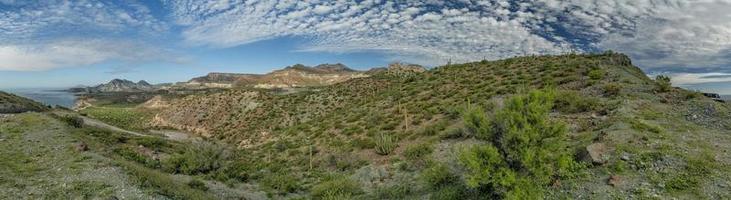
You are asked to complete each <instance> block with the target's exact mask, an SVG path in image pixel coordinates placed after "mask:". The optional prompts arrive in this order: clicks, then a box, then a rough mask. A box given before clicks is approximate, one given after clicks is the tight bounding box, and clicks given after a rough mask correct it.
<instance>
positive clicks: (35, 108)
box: [0, 92, 48, 113]
mask: <svg viewBox="0 0 731 200" xmlns="http://www.w3.org/2000/svg"><path fill="white" fill-rule="evenodd" d="M46 110H48V107H46V106H45V105H43V104H41V103H38V102H35V101H33V100H30V99H27V98H24V97H20V96H17V95H14V94H9V93H5V92H0V113H23V112H42V111H46Z"/></svg>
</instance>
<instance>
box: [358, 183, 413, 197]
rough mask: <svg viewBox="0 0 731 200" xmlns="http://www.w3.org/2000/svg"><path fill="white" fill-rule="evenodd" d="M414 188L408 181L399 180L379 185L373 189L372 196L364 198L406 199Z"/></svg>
mask: <svg viewBox="0 0 731 200" xmlns="http://www.w3.org/2000/svg"><path fill="white" fill-rule="evenodd" d="M414 192H416V190H414V189H413V188H412V185H411V184H409V183H408V182H403V181H399V182H396V183H394V184H390V185H385V186H379V187H377V188H376V189H375V191H374V192H373V193H374V194H373V195H372V196H373V197H372V198H370V197H369V198H366V199H408V198H407V197H408V196H409V195H412V194H413V193H414Z"/></svg>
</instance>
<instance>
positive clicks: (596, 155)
mask: <svg viewBox="0 0 731 200" xmlns="http://www.w3.org/2000/svg"><path fill="white" fill-rule="evenodd" d="M583 154H584V156H583V157H584V158H583V159H584V160H585V161H588V162H592V163H594V164H597V165H601V164H604V163H606V162H607V159H606V158H607V156H608V155H607V147H606V145H604V143H601V142H599V143H593V144H590V145H589V146H586V149H585V152H584V153H583Z"/></svg>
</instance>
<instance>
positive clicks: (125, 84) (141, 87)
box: [70, 79, 156, 93]
mask: <svg viewBox="0 0 731 200" xmlns="http://www.w3.org/2000/svg"><path fill="white" fill-rule="evenodd" d="M155 89H156V87H155V86H153V85H151V84H150V83H148V82H147V81H144V80H141V81H139V82H137V83H135V82H132V81H129V80H124V79H114V80H112V81H109V83H105V84H100V85H97V86H94V87H86V88H71V89H70V91H71V92H77V93H100V92H145V91H152V90H155Z"/></svg>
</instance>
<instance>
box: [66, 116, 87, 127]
mask: <svg viewBox="0 0 731 200" xmlns="http://www.w3.org/2000/svg"><path fill="white" fill-rule="evenodd" d="M60 119H61V121H63V122H64V123H66V124H67V125H69V126H71V127H74V128H82V127H84V119H82V118H81V117H79V116H75V115H65V116H60Z"/></svg>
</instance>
